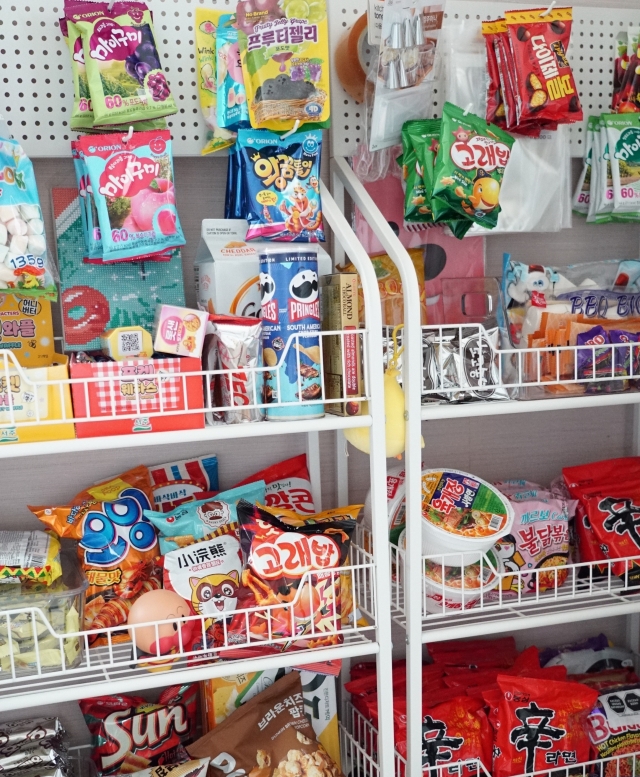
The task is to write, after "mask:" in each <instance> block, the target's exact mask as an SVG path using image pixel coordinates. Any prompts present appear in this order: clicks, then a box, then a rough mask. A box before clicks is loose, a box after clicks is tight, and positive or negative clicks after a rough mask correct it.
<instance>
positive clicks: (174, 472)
mask: <svg viewBox="0 0 640 777" xmlns="http://www.w3.org/2000/svg"><path fill="white" fill-rule="evenodd" d="M149 475H150V476H151V484H152V488H153V504H154V507H155V508H156V509H160V510H161V511H162V512H163V513H168V512H170V511H171V510H172V509H173V508H174V507H177V506H178V505H179V504H182V502H190V501H193V499H194V495H195V494H199V493H202V492H203V491H217V490H218V485H219V484H218V457H217V456H215V455H214V454H211V455H210V456H200V457H199V458H197V459H183V460H182V461H172V462H169V464H157V465H155V466H151V467H149Z"/></svg>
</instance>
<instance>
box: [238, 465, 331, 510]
mask: <svg viewBox="0 0 640 777" xmlns="http://www.w3.org/2000/svg"><path fill="white" fill-rule="evenodd" d="M257 480H264V482H265V483H266V501H265V499H260V500H258V501H260V502H261V503H262V504H266V505H267V507H276V508H278V509H285V510H295V512H296V513H300V515H313V514H314V513H315V511H316V510H315V507H314V505H313V496H312V495H311V478H310V476H309V470H308V468H307V455H306V453H303V454H301V455H300V456H294V457H293V458H292V459H287V460H286V461H280V462H278V464H272V465H271V466H270V467H267V468H266V469H263V470H261V471H260V472H256V473H255V474H254V475H251V476H250V477H248V478H245V480H243V481H242V482H241V483H238V484H237V486H236V488H238V487H239V486H245V485H247V484H249V483H255V481H257ZM249 501H251V500H249Z"/></svg>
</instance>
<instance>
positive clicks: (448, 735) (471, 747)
mask: <svg viewBox="0 0 640 777" xmlns="http://www.w3.org/2000/svg"><path fill="white" fill-rule="evenodd" d="M394 707H395V705H394ZM483 707H484V702H483V701H482V700H479V699H472V698H468V697H465V696H463V695H459V696H457V697H456V698H454V699H451V701H446V702H444V703H443V704H438V705H437V706H434V707H431V708H430V709H429V710H428V714H426V715H424V717H423V719H422V768H423V770H425V771H427V770H428V767H433V766H444V765H446V764H448V763H449V762H450V761H451V762H452V763H453V762H458V761H472V760H474V761H475V760H478V761H480V762H481V763H482V765H483V766H484V768H485V769H487V770H489V769H491V749H492V744H493V736H492V731H491V726H490V725H489V719H488V718H487V715H486V713H485V711H484V709H483ZM423 714H424V711H423ZM394 717H396V720H397V719H398V717H400V716H395V715H394ZM402 718H404V720H402ZM395 730H396V749H397V751H398V752H399V753H400V755H401V756H403V757H404V758H406V755H407V730H406V716H401V717H400V720H399V721H398V722H397V723H396V726H395ZM458 773H459V774H460V775H461V777H473V776H474V775H477V773H478V770H477V766H476V765H475V764H469V765H468V766H463V767H461V768H460V769H459V772H458Z"/></svg>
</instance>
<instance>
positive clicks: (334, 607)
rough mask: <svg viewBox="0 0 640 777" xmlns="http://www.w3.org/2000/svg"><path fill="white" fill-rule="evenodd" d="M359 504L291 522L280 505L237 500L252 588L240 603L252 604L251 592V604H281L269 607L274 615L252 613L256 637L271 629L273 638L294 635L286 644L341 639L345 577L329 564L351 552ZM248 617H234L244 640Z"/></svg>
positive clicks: (246, 581)
mask: <svg viewBox="0 0 640 777" xmlns="http://www.w3.org/2000/svg"><path fill="white" fill-rule="evenodd" d="M361 507H362V505H355V506H351V507H345V508H340V509H337V510H330V511H326V512H324V513H319V514H318V515H315V516H312V517H310V518H309V519H308V520H307V521H304V522H300V523H299V524H297V525H290V524H289V523H284V522H283V521H281V520H279V519H278V518H277V517H276V516H275V515H274V513H277V512H278V511H277V508H261V507H256V506H255V505H252V504H250V503H249V502H246V501H244V500H242V501H240V502H238V506H237V511H238V522H239V524H240V544H241V546H242V553H243V556H244V560H245V565H246V568H245V569H244V571H243V573H242V584H243V587H244V589H245V592H246V591H249V592H250V596H249V597H248V598H247V599H245V600H244V601H242V598H241V599H240V601H239V603H238V609H241V608H243V607H247V606H251V605H250V601H251V597H253V602H254V604H253V606H258V607H260V606H262V607H264V606H269V605H280V606H279V607H278V606H276V607H272V608H271V609H270V610H269V611H268V612H269V613H270V616H267V615H266V612H263V613H260V612H258V613H255V614H253V615H252V616H251V617H250V619H249V621H250V625H249V630H250V633H251V638H252V641H255V640H259V639H260V638H261V637H263V638H266V637H267V636H268V635H269V634H270V635H271V637H270V638H271V639H278V638H283V637H289V638H292V641H290V642H285V643H283V644H284V648H285V649H291V648H295V649H300V648H315V647H320V646H324V645H336V644H340V642H341V637H340V636H339V635H337V634H336V633H335V632H336V631H339V630H340V626H341V608H342V602H341V582H342V581H341V575H340V573H336V572H335V571H333V572H332V571H331V570H337V569H339V568H340V567H341V566H343V565H344V564H345V562H346V560H347V558H348V555H349V548H350V545H351V536H352V534H353V532H354V530H355V528H356V522H357V516H358V513H359V512H360V509H361ZM240 602H242V603H240ZM282 605H284V606H282ZM245 623H246V619H245V615H243V614H239V615H238V616H237V617H235V618H234V619H233V620H232V622H231V625H230V626H229V629H228V632H229V634H230V639H231V638H233V641H235V642H236V643H240V642H241V639H242V636H243V635H244V636H245V638H246V625H245ZM327 632H330V634H328V635H327V636H323V633H327ZM231 635H232V636H231ZM305 635H308V636H305ZM303 637H304V638H303ZM293 638H295V639H293Z"/></svg>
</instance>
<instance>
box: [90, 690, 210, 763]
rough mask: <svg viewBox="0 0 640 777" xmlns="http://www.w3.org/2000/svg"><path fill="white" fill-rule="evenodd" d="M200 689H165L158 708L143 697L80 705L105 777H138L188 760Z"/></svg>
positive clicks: (109, 698)
mask: <svg viewBox="0 0 640 777" xmlns="http://www.w3.org/2000/svg"><path fill="white" fill-rule="evenodd" d="M197 697H198V685H197V684H195V683H194V684H192V685H182V686H180V685H174V686H172V687H170V688H165V690H164V691H162V693H161V694H160V698H159V699H158V702H157V704H150V703H149V702H147V701H146V700H145V699H143V698H141V697H140V696H125V695H117V696H100V697H98V698H95V699H83V700H82V701H80V709H81V710H82V714H83V715H84V718H85V721H86V723H87V726H88V727H89V731H90V732H91V737H92V743H93V751H92V753H91V758H92V760H93V762H94V763H95V765H96V767H97V769H98V773H99V774H101V775H110V774H120V773H126V772H136V771H140V770H141V769H146V768H148V767H149V766H156V765H158V764H173V763H182V762H184V761H189V760H190V757H189V754H188V753H187V751H186V750H185V748H184V745H186V744H189V743H191V742H192V741H193V738H194V735H195V733H196V722H197V714H196V713H197Z"/></svg>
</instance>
